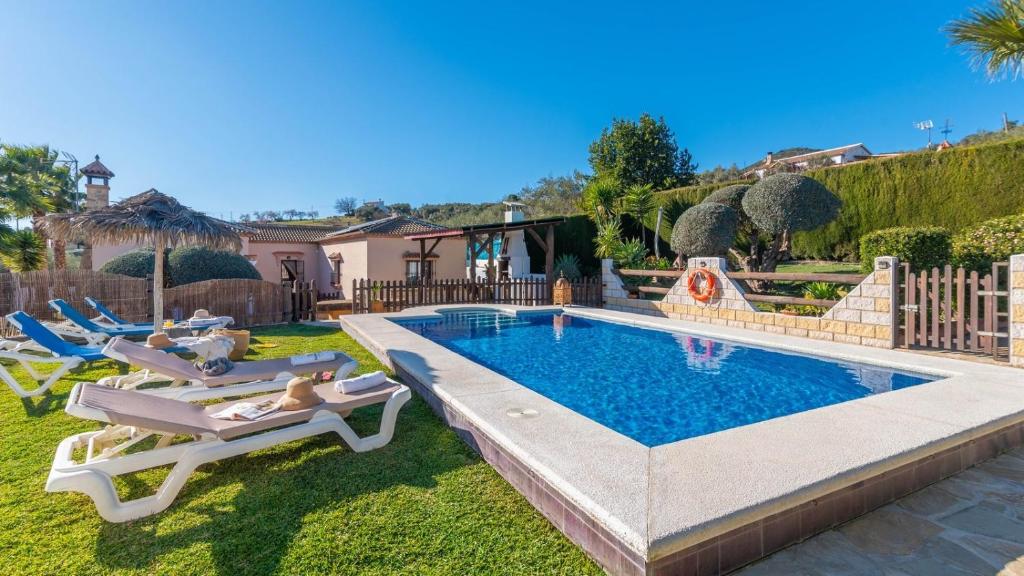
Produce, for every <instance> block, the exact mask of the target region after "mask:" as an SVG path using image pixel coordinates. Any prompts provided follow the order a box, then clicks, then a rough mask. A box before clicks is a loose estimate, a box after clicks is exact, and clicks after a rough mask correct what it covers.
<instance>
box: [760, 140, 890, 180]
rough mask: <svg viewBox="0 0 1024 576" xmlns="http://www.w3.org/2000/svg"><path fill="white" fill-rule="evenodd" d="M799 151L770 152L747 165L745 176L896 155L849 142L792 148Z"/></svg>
mask: <svg viewBox="0 0 1024 576" xmlns="http://www.w3.org/2000/svg"><path fill="white" fill-rule="evenodd" d="M791 150H794V151H799V152H797V153H795V154H786V153H785V151H783V152H780V153H772V152H769V153H768V154H766V155H765V158H764V160H761V161H760V162H756V163H754V164H751V165H750V166H747V167H746V168H744V170H743V177H744V178H753V177H757V178H764V177H765V176H766V175H768V174H774V173H776V172H803V171H804V170H809V169H813V168H819V167H823V166H838V165H843V164H852V163H854V162H861V161H863V160H868V159H870V158H880V157H889V156H896V154H873V153H872V152H871V151H870V150H868V147H867V146H865V145H864V144H862V143H857V144H848V145H846V146H839V147H838V148H829V149H827V150H812V151H809V152H804V151H802V150H806V149H791Z"/></svg>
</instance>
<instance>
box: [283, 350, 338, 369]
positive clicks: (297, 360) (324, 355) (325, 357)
mask: <svg viewBox="0 0 1024 576" xmlns="http://www.w3.org/2000/svg"><path fill="white" fill-rule="evenodd" d="M331 360H334V352H314V353H312V354H303V355H302V356H292V366H304V365H306V364H316V363H317V362H330V361H331Z"/></svg>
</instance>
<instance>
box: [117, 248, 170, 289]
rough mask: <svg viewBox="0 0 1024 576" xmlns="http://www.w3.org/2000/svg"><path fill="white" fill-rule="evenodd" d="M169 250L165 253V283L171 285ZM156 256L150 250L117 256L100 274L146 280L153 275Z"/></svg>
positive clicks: (134, 251)
mask: <svg viewBox="0 0 1024 576" xmlns="http://www.w3.org/2000/svg"><path fill="white" fill-rule="evenodd" d="M167 252H170V250H167V251H165V252H164V282H165V283H167V284H168V285H170V280H171V268H170V266H169V265H168V263H167V260H168V258H167ZM155 258H156V254H155V253H154V252H153V250H152V249H150V250H133V251H131V252H127V253H125V254H121V255H120V256H115V257H114V258H111V259H110V260H108V261H107V262H106V263H105V264H104V265H103V266H101V267H100V272H106V273H107V274H122V275H124V276H131V277H133V278H145V277H146V276H148V275H150V274H152V273H153V264H154V260H155Z"/></svg>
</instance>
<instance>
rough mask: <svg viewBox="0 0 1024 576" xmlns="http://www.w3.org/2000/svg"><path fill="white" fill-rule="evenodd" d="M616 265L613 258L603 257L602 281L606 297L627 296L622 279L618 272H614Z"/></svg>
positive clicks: (608, 298) (606, 298) (607, 298)
mask: <svg viewBox="0 0 1024 576" xmlns="http://www.w3.org/2000/svg"><path fill="white" fill-rule="evenodd" d="M613 266H614V264H613V262H612V259H611V258H602V259H601V282H602V283H603V284H604V299H605V300H606V301H608V300H610V299H612V298H626V288H625V286H623V285H622V279H621V278H619V276H618V274H616V273H615V272H612V267H613Z"/></svg>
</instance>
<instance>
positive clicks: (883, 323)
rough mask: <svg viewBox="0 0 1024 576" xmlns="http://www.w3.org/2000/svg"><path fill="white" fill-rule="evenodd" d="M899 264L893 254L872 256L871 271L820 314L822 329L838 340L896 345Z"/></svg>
mask: <svg viewBox="0 0 1024 576" xmlns="http://www.w3.org/2000/svg"><path fill="white" fill-rule="evenodd" d="M899 264H900V262H899V259H898V258H895V257H893V256H879V257H878V258H875V269H874V271H872V272H871V274H869V275H868V277H867V278H865V279H864V281H863V282H861V283H860V284H858V285H857V286H855V287H854V288H853V289H852V290H850V292H849V293H847V295H846V297H844V298H843V299H842V300H840V301H839V303H838V304H836V305H835V306H833V307H832V309H831V310H829V311H828V312H826V313H825V315H824V316H822V317H821V320H822V326H823V329H824V330H826V331H828V332H832V333H834V334H835V338H834V339H835V340H836V341H837V342H848V343H852V344H863V345H865V346H874V347H876V348H895V347H896V332H897V322H898V318H899V310H897V307H896V305H895V303H896V299H897V295H898V294H897V289H898V287H897V278H896V272H897V269H898V268H899Z"/></svg>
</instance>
